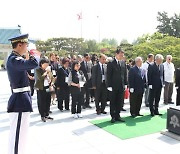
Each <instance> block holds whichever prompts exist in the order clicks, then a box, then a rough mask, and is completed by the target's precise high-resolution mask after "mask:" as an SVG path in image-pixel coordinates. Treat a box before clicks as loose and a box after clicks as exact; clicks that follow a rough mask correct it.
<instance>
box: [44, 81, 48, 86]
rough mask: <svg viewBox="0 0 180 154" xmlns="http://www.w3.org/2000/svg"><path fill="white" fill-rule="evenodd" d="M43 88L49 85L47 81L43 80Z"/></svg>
mask: <svg viewBox="0 0 180 154" xmlns="http://www.w3.org/2000/svg"><path fill="white" fill-rule="evenodd" d="M44 86H45V87H46V86H49V83H48V80H47V79H44Z"/></svg>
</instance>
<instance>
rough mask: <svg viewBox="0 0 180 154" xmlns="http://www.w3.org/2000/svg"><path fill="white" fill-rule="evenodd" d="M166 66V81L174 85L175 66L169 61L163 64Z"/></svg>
mask: <svg viewBox="0 0 180 154" xmlns="http://www.w3.org/2000/svg"><path fill="white" fill-rule="evenodd" d="M163 65H164V81H166V82H170V83H173V82H174V71H175V68H174V64H173V63H171V62H170V63H168V62H167V61H166V62H164V63H163Z"/></svg>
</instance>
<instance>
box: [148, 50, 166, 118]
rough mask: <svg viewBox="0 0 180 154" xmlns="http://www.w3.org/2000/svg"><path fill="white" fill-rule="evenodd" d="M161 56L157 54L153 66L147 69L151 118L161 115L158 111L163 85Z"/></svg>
mask: <svg viewBox="0 0 180 154" xmlns="http://www.w3.org/2000/svg"><path fill="white" fill-rule="evenodd" d="M162 61H163V56H162V55H161V54H157V55H156V56H155V62H154V64H152V65H150V66H149V68H148V74H147V76H148V85H149V88H150V94H149V108H150V112H151V116H154V115H162V114H160V113H159V111H158V107H159V101H160V96H161V90H162V87H163V85H164V67H163V65H162Z"/></svg>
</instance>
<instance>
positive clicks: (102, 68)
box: [102, 64, 104, 75]
mask: <svg viewBox="0 0 180 154" xmlns="http://www.w3.org/2000/svg"><path fill="white" fill-rule="evenodd" d="M102 75H104V67H103V64H102Z"/></svg>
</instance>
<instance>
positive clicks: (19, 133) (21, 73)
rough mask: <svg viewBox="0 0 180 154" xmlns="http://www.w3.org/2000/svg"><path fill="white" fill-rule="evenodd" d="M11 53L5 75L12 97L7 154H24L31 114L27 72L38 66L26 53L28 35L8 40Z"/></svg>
mask: <svg viewBox="0 0 180 154" xmlns="http://www.w3.org/2000/svg"><path fill="white" fill-rule="evenodd" d="M9 41H11V44H12V48H13V51H12V53H11V54H10V56H9V57H8V60H7V73H8V78H9V81H10V86H11V90H12V95H11V96H10V98H9V101H8V107H7V112H8V113H9V118H10V136H9V147H8V152H9V153H8V154H25V146H26V140H27V131H28V127H29V116H30V112H32V100H31V94H30V87H29V80H28V74H27V71H28V70H31V69H34V68H35V67H37V66H38V62H37V60H36V59H35V57H33V56H30V55H29V53H28V51H27V46H28V34H24V35H19V36H16V37H13V38H10V39H9Z"/></svg>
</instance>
